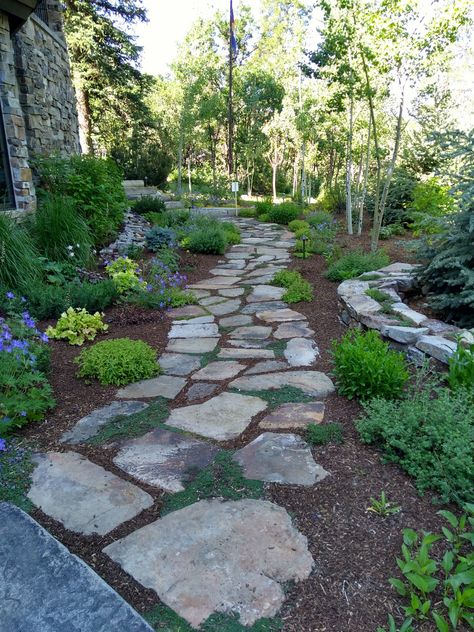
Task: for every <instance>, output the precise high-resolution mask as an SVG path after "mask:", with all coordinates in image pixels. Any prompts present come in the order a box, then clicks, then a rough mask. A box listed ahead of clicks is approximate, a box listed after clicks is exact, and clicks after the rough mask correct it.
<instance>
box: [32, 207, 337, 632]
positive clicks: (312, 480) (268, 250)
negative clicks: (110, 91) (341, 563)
mask: <svg viewBox="0 0 474 632" xmlns="http://www.w3.org/2000/svg"><path fill="white" fill-rule="evenodd" d="M234 221H235V222H236V223H237V224H238V226H239V228H240V229H241V235H242V243H241V244H239V245H236V246H233V247H232V248H231V249H230V251H229V252H228V253H227V254H226V255H225V257H224V258H223V259H222V260H221V261H220V262H219V264H218V265H217V266H216V267H215V268H214V269H213V270H211V275H212V276H211V277H209V278H208V279H204V280H202V281H201V282H199V283H197V284H194V285H192V286H191V289H192V290H193V291H194V292H195V293H196V295H197V297H198V302H199V305H193V306H188V307H184V308H180V309H176V310H172V312H171V314H170V315H171V317H172V318H173V321H172V326H171V329H170V333H169V340H168V345H167V347H166V350H165V352H164V353H163V354H162V356H161V358H160V364H161V366H162V368H163V375H161V376H159V377H157V378H153V379H150V380H145V381H143V382H139V383H137V384H131V385H129V386H126V387H125V388H123V389H120V390H119V391H118V392H117V400H116V401H115V402H113V403H112V404H111V405H109V406H106V407H104V408H102V409H99V410H97V411H94V412H93V413H91V414H90V415H88V416H87V417H85V418H83V419H81V420H80V421H79V422H78V423H77V424H76V426H75V427H74V428H72V429H71V430H70V431H68V432H67V433H65V435H64V436H63V439H62V440H63V442H65V443H68V444H80V443H81V442H83V441H85V440H87V439H88V438H90V437H91V436H94V435H95V434H96V433H97V432H98V431H99V430H100V428H101V426H102V425H103V424H104V423H106V422H108V421H109V420H110V419H113V418H114V417H115V416H116V415H117V414H118V413H120V414H125V415H127V414H135V413H136V412H137V411H139V410H141V409H143V408H145V407H146V406H147V405H148V402H150V401H152V399H153V398H156V397H164V398H167V399H169V400H173V399H174V398H175V397H176V396H178V395H179V394H182V395H184V397H185V400H186V402H187V403H186V405H184V406H181V407H179V408H174V409H173V410H172V411H171V413H170V415H169V417H168V419H167V420H166V422H165V425H164V426H161V427H159V428H156V429H155V430H153V431H151V432H148V433H147V434H145V435H144V436H141V437H138V438H134V439H129V440H125V441H123V442H122V443H121V444H120V446H119V450H118V452H117V454H116V456H115V458H114V463H115V465H116V466H117V467H118V468H120V469H121V470H123V471H124V472H126V473H127V474H128V475H129V476H131V477H132V478H133V479H134V480H135V481H136V483H135V484H133V483H130V482H129V480H125V479H122V478H121V477H120V476H117V475H116V474H113V473H111V472H109V471H107V470H105V469H104V468H103V467H100V466H98V465H96V464H94V463H92V462H91V461H89V460H88V459H86V458H85V457H84V456H82V455H80V454H78V453H76V452H74V451H68V452H66V453H59V452H58V453H55V452H50V453H47V454H42V455H38V456H37V457H36V461H37V467H36V469H35V471H34V473H33V484H32V488H31V490H30V493H29V496H30V499H31V500H32V501H33V503H34V504H35V505H36V506H37V507H39V508H41V509H42V511H43V512H45V513H46V514H48V515H49V516H51V517H52V518H54V519H55V520H58V521H60V522H61V523H62V524H63V525H64V526H65V527H66V528H67V529H70V530H71V531H75V532H79V533H82V534H94V533H95V534H102V535H104V534H107V533H109V532H111V531H112V530H113V529H114V528H115V527H117V526H118V525H120V524H122V523H124V522H126V521H128V520H130V519H132V518H134V517H135V516H137V515H138V514H139V513H140V512H141V511H143V510H145V509H146V508H148V507H150V506H151V505H152V503H153V499H152V497H151V496H150V494H148V493H146V492H145V491H144V490H143V489H141V487H140V485H141V484H145V485H147V486H149V485H152V486H156V487H158V488H161V489H163V490H166V491H167V492H170V493H175V492H178V491H180V490H182V489H184V487H185V485H186V483H187V481H188V480H189V476H190V471H193V472H196V470H199V469H202V468H204V467H206V466H207V465H208V464H210V463H211V462H212V461H213V459H214V458H215V456H216V454H217V452H218V451H219V444H220V442H223V441H228V440H232V439H238V438H239V437H240V435H241V434H242V433H243V432H244V431H245V430H246V428H247V427H248V426H249V425H250V424H252V423H258V428H259V429H260V428H261V433H260V434H259V435H258V436H257V437H256V438H255V439H254V440H253V441H251V442H250V443H248V444H247V445H245V446H244V447H242V448H240V449H239V450H237V451H236V452H235V454H234V459H235V460H236V461H237V462H238V463H239V464H240V465H241V466H242V468H243V471H244V474H245V475H246V476H247V478H251V479H257V480H261V481H265V482H272V483H280V484H287V485H288V484H289V485H314V484H317V483H318V482H319V481H321V480H323V479H324V478H325V477H326V476H327V475H328V472H326V471H325V470H324V469H323V468H322V467H321V466H320V465H318V464H317V463H316V462H315V461H314V458H313V454H312V452H311V449H310V448H309V446H308V445H307V444H306V443H305V441H304V440H303V439H302V438H301V437H300V436H299V435H297V434H294V433H292V432H291V430H292V429H301V428H304V427H305V426H306V424H308V423H320V422H321V421H322V420H323V416H324V398H325V397H326V396H327V395H328V394H330V393H331V392H332V391H333V390H334V387H333V384H332V382H331V380H330V379H329V378H328V377H327V376H326V375H325V374H324V373H322V372H319V371H318V370H317V362H318V356H319V352H318V348H317V345H316V343H315V341H314V340H313V335H314V332H313V331H312V330H311V329H310V327H309V325H308V322H307V320H306V318H305V317H304V316H303V315H302V314H300V313H298V312H297V311H295V310H294V309H293V308H290V307H289V306H288V305H287V304H286V303H284V302H283V301H282V297H283V294H284V291H285V290H284V289H281V288H278V287H274V286H272V285H270V282H271V280H272V278H273V276H274V274H275V273H276V272H278V271H279V270H282V269H284V268H285V267H286V266H287V264H288V262H289V260H290V254H289V251H290V249H291V248H292V246H293V245H294V239H293V235H292V233H289V232H287V231H286V230H284V229H282V228H281V227H279V226H277V225H273V224H261V223H258V222H255V221H254V220H247V219H245V220H244V219H238V218H236V219H235V220H234ZM287 386H293V387H296V388H298V389H300V390H301V391H303V392H304V393H305V394H306V395H308V396H310V397H311V398H312V399H311V401H308V403H301V402H300V403H296V402H295V403H291V402H289V403H285V404H283V405H281V406H279V407H278V408H276V409H274V410H270V409H269V406H268V402H267V400H266V399H265V398H263V397H261V396H259V391H266V390H275V389H280V388H283V387H287ZM138 400H139V401H138ZM255 420H256V421H255ZM166 426H168V427H169V428H170V430H167V429H166ZM181 431H183V432H181ZM148 489H149V487H148ZM104 552H105V553H106V554H107V555H109V556H110V557H111V558H112V559H113V560H114V561H116V562H117V563H119V564H120V565H121V566H122V568H123V569H124V570H125V571H127V572H128V573H129V574H130V575H132V576H133V577H134V578H135V579H136V580H137V581H138V582H140V583H141V584H142V585H143V586H145V587H146V588H152V589H153V590H155V591H156V593H157V594H158V596H159V597H160V599H161V600H162V601H163V602H164V603H166V604H167V605H169V606H170V607H171V608H173V609H174V610H175V611H176V612H178V614H180V615H181V616H182V617H184V618H185V619H186V620H187V621H188V622H189V623H191V624H192V625H193V626H198V625H199V624H200V623H202V622H203V621H204V620H205V619H207V618H208V617H209V616H210V615H211V614H212V613H213V612H232V611H233V612H236V613H238V614H239V615H240V618H241V621H242V622H243V623H244V624H246V625H250V624H252V623H253V622H255V621H256V620H258V619H259V618H261V617H271V616H274V615H275V614H276V613H277V612H278V610H279V608H280V607H281V604H282V602H283V600H284V592H283V589H282V586H281V584H282V583H283V582H286V581H290V580H294V581H300V580H304V579H305V578H307V577H308V575H309V574H310V572H311V569H312V567H313V560H312V557H311V555H310V553H309V551H308V548H307V542H306V538H305V537H304V536H303V535H302V534H301V533H299V532H298V531H297V530H296V529H295V527H294V526H293V525H292V523H291V519H290V517H289V515H288V514H287V512H286V510H285V509H283V508H281V507H278V506H277V505H275V504H273V503H270V502H267V501H261V500H250V499H247V500H240V501H228V502H223V501H222V499H213V500H204V501H200V502H197V503H195V504H193V505H191V506H188V507H185V508H184V509H180V510H178V511H174V512H172V513H170V514H168V515H166V516H165V517H163V518H160V519H159V520H156V521H154V522H152V523H151V524H148V525H146V526H144V527H141V528H139V529H137V530H135V531H133V532H132V533H130V534H129V535H128V536H126V537H124V538H122V539H121V540H118V541H115V542H113V543H112V544H110V545H109V546H107V547H106V548H105V549H104Z"/></svg>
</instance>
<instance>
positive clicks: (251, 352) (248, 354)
mask: <svg viewBox="0 0 474 632" xmlns="http://www.w3.org/2000/svg"><path fill="white" fill-rule="evenodd" d="M218 357H219V358H222V359H224V360H225V359H228V358H230V359H232V358H234V359H236V360H245V359H253V358H257V359H262V358H265V359H274V358H275V353H274V352H273V351H272V350H271V349H251V348H250V349H238V348H237V349H227V348H226V349H221V350H220V351H219V355H218Z"/></svg>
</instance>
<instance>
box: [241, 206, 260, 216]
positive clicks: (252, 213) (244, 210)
mask: <svg viewBox="0 0 474 632" xmlns="http://www.w3.org/2000/svg"><path fill="white" fill-rule="evenodd" d="M256 215H257V211H256V210H255V209H254V208H241V209H239V217H255V216H256Z"/></svg>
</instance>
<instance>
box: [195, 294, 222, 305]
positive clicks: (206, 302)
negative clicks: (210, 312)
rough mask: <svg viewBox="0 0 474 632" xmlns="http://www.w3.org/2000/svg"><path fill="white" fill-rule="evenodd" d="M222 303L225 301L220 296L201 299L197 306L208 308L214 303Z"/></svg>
mask: <svg viewBox="0 0 474 632" xmlns="http://www.w3.org/2000/svg"><path fill="white" fill-rule="evenodd" d="M222 301H225V298H224V297H222V296H207V297H206V298H203V299H201V300H200V301H199V304H200V305H204V306H205V307H208V306H209V305H214V304H215V303H222Z"/></svg>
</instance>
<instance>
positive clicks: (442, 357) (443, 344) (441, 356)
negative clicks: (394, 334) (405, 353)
mask: <svg viewBox="0 0 474 632" xmlns="http://www.w3.org/2000/svg"><path fill="white" fill-rule="evenodd" d="M416 348H417V349H420V351H423V352H424V353H426V354H427V355H429V356H431V357H433V358H436V359H437V360H439V361H440V362H444V363H445V364H447V363H448V361H449V358H450V357H451V356H452V355H453V354H454V352H455V351H456V348H457V344H456V343H455V342H453V341H452V340H448V339H447V338H442V337H441V336H421V338H419V340H418V342H417V343H416Z"/></svg>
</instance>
